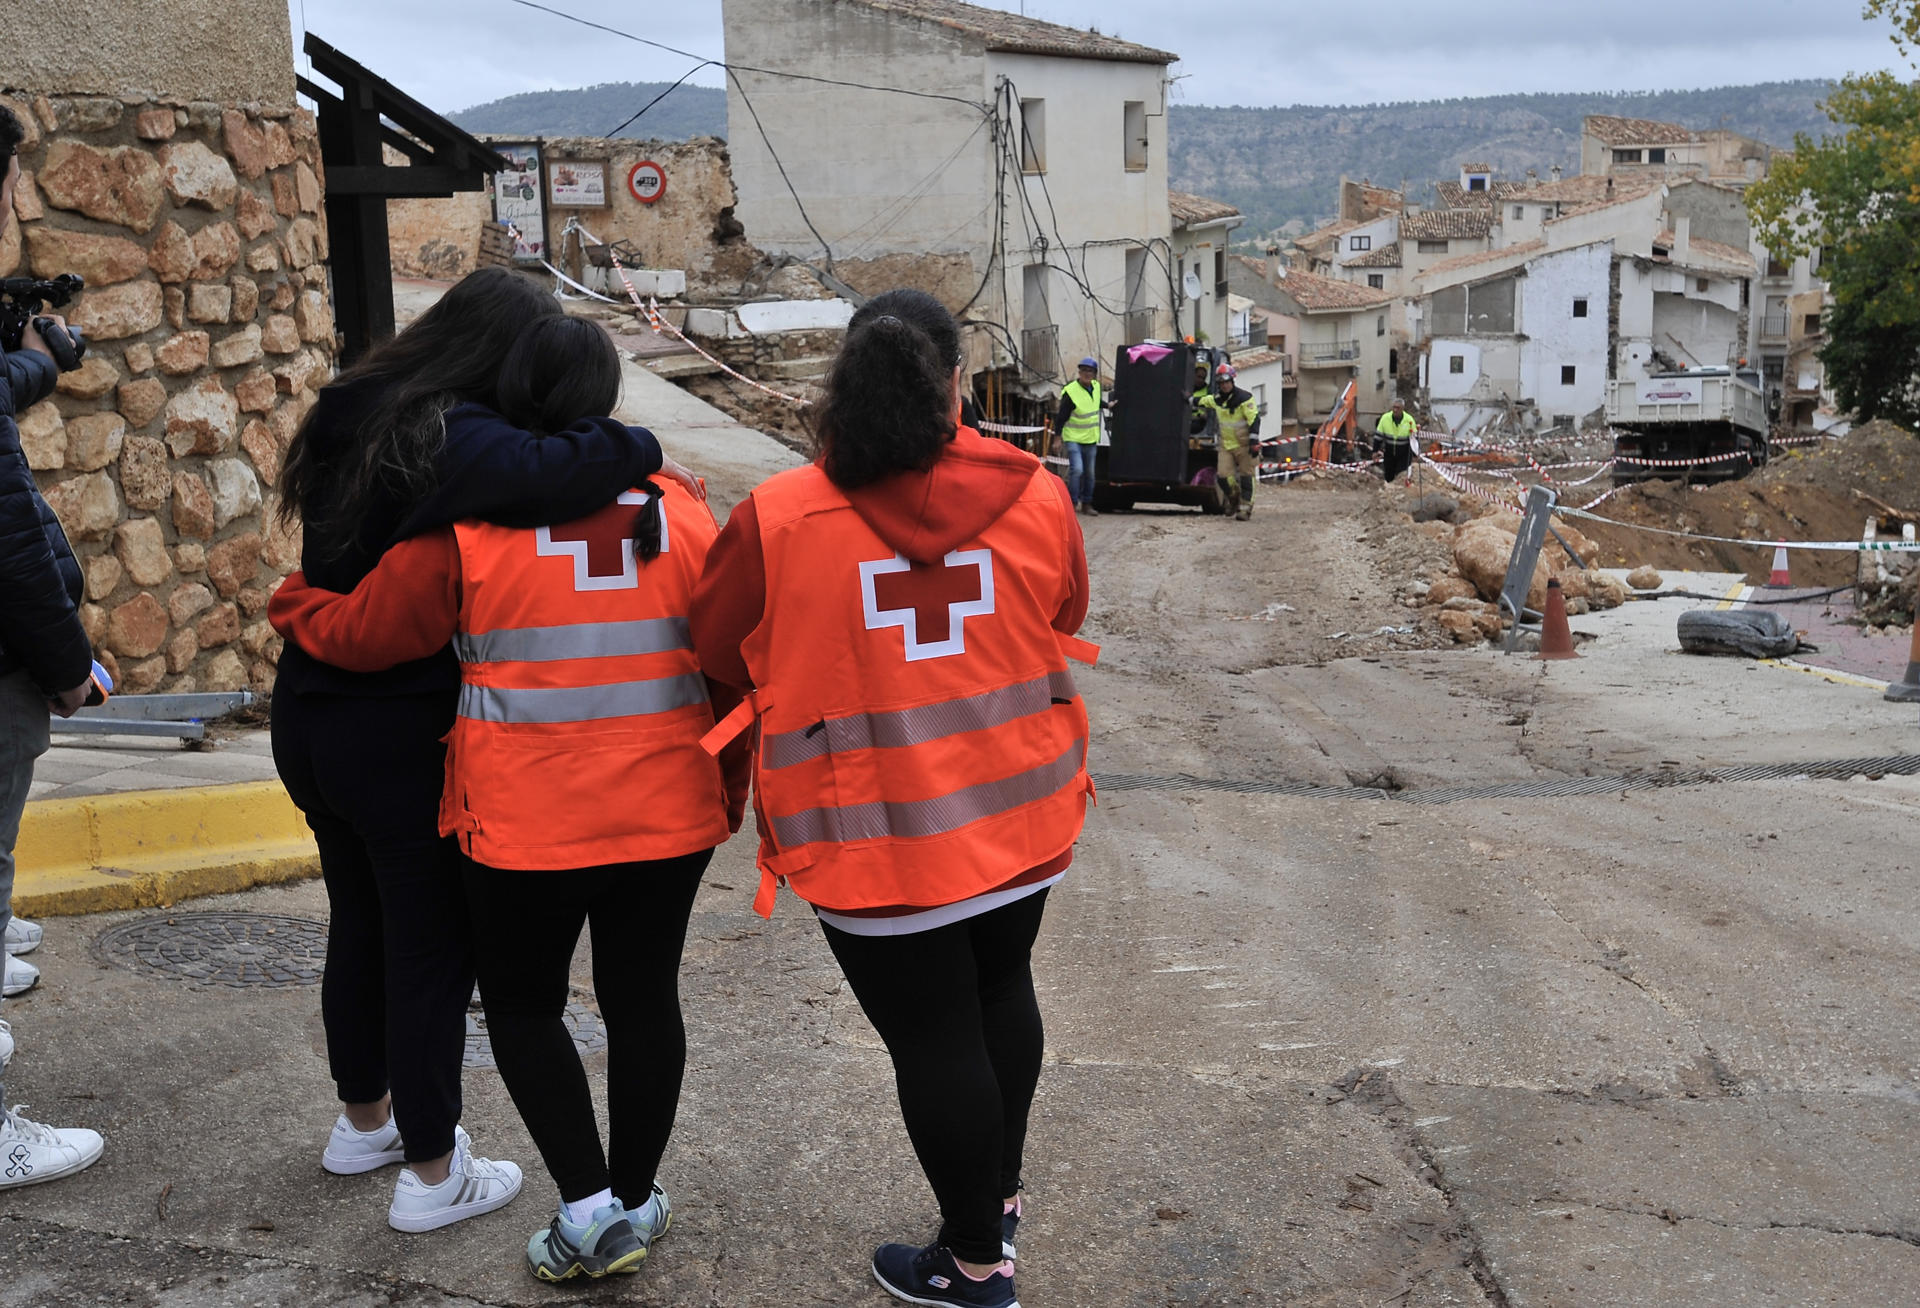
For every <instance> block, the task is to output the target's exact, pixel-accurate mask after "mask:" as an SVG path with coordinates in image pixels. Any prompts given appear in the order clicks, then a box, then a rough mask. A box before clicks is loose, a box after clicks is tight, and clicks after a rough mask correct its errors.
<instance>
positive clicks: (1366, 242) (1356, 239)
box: [1347, 236, 1373, 250]
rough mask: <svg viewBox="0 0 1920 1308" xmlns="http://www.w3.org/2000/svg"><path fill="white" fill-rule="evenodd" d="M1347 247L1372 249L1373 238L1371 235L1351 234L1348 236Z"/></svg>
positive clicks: (1351, 248)
mask: <svg viewBox="0 0 1920 1308" xmlns="http://www.w3.org/2000/svg"><path fill="white" fill-rule="evenodd" d="M1347 248H1348V249H1349V250H1371V249H1372V248H1373V238H1372V237H1371V236H1349V237H1348V238H1347Z"/></svg>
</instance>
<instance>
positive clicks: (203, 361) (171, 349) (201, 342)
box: [153, 332, 213, 377]
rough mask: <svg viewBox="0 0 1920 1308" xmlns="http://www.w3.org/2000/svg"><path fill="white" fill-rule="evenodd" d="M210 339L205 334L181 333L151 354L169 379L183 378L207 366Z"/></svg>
mask: <svg viewBox="0 0 1920 1308" xmlns="http://www.w3.org/2000/svg"><path fill="white" fill-rule="evenodd" d="M212 339H213V338H212V337H210V336H208V335H207V334H206V333H205V332H181V333H179V334H178V335H177V336H173V337H171V338H169V339H168V341H167V343H166V344H164V345H162V346H161V347H160V348H159V349H157V350H155V351H154V352H153V360H154V362H155V363H157V364H159V365H160V371H161V372H164V373H166V374H167V375H168V376H170V377H185V376H187V375H188V374H189V373H195V372H199V371H200V370H201V369H202V368H204V367H206V366H207V354H208V351H209V349H210V348H211V343H212Z"/></svg>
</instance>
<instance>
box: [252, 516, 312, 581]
mask: <svg viewBox="0 0 1920 1308" xmlns="http://www.w3.org/2000/svg"><path fill="white" fill-rule="evenodd" d="M260 520H261V522H262V523H263V524H264V525H265V527H266V535H267V543H266V547H265V548H264V549H263V550H261V551H260V559H261V562H263V563H265V564H266V565H267V566H268V567H269V568H271V569H273V570H274V571H275V572H277V573H280V574H282V575H283V576H284V575H285V574H286V573H289V572H292V571H293V570H294V569H295V568H297V567H299V566H300V543H301V540H302V539H303V533H302V531H301V529H300V520H299V518H297V517H296V518H294V519H293V520H292V521H288V520H287V519H284V518H282V517H281V516H280V500H279V497H278V496H275V497H274V498H272V499H270V500H268V501H267V503H266V504H265V505H264V506H263V507H262V508H261V510H260Z"/></svg>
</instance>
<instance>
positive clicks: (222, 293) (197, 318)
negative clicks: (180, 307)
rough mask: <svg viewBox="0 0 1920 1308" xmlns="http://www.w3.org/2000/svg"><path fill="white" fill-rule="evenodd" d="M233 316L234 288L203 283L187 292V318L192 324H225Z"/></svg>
mask: <svg viewBox="0 0 1920 1308" xmlns="http://www.w3.org/2000/svg"><path fill="white" fill-rule="evenodd" d="M232 315H233V287H231V286H221V285H218V284H217V283H211V282H201V283H199V284H197V285H194V286H191V287H189V288H188V290H187V318H188V319H189V320H190V321H192V322H225V321H226V320H227V319H228V318H229V317H231V316H232Z"/></svg>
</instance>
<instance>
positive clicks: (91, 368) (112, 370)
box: [54, 354, 120, 400]
mask: <svg viewBox="0 0 1920 1308" xmlns="http://www.w3.org/2000/svg"><path fill="white" fill-rule="evenodd" d="M119 384H120V370H119V369H118V368H116V367H114V366H113V365H112V364H111V363H109V362H108V361H107V360H106V359H105V358H104V357H102V356H101V355H98V354H89V355H88V356H87V357H86V358H84V359H82V360H81V361H80V366H79V367H78V368H75V369H74V370H73V371H72V372H63V373H61V374H60V376H59V379H58V380H56V381H55V382H54V387H55V389H57V390H58V391H59V392H60V393H61V394H62V395H71V396H73V397H74V398H75V399H76V400H97V399H99V398H100V397H101V396H102V395H105V394H106V393H107V392H108V391H110V390H112V389H113V388H114V387H115V386H118V385H119Z"/></svg>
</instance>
